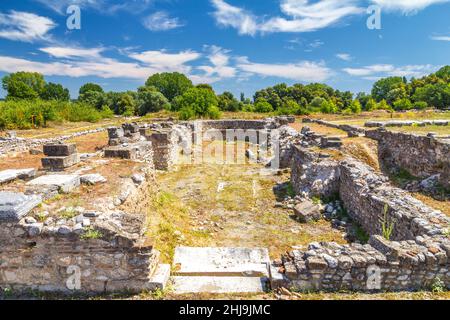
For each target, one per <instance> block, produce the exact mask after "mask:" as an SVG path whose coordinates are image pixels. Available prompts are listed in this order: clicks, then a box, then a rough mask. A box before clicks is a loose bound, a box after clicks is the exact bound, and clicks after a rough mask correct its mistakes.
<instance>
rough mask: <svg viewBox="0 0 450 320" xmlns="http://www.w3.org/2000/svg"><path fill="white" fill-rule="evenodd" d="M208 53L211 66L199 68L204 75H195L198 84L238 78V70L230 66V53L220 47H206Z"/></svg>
mask: <svg viewBox="0 0 450 320" xmlns="http://www.w3.org/2000/svg"><path fill="white" fill-rule="evenodd" d="M205 50H206V51H208V56H207V58H208V60H209V62H210V65H201V66H199V67H197V69H198V70H201V71H203V72H204V74H202V75H198V74H197V75H194V77H196V79H194V80H195V81H196V82H203V83H214V82H217V81H220V80H223V79H226V78H233V77H235V76H236V73H237V70H236V68H235V67H233V66H230V55H229V53H230V51H229V50H225V49H223V48H221V47H218V46H214V45H213V46H205Z"/></svg>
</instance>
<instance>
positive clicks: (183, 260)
mask: <svg viewBox="0 0 450 320" xmlns="http://www.w3.org/2000/svg"><path fill="white" fill-rule="evenodd" d="M269 264H270V259H269V253H268V250H267V249H263V248H255V249H250V248H207V247H206V248H189V247H177V248H176V249H175V256H174V266H175V268H176V273H177V275H180V276H213V277H214V276H221V277H224V276H236V277H239V276H247V277H268V276H269V270H268V267H269Z"/></svg>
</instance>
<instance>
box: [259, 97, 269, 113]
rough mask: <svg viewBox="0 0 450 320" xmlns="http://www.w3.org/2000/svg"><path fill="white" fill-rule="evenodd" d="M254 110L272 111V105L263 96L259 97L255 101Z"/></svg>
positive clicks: (260, 111) (261, 111)
mask: <svg viewBox="0 0 450 320" xmlns="http://www.w3.org/2000/svg"><path fill="white" fill-rule="evenodd" d="M255 112H259V113H269V112H273V107H272V105H271V104H270V103H269V102H267V100H266V99H264V98H259V99H258V100H257V101H256V103H255Z"/></svg>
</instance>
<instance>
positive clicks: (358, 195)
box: [271, 148, 450, 292]
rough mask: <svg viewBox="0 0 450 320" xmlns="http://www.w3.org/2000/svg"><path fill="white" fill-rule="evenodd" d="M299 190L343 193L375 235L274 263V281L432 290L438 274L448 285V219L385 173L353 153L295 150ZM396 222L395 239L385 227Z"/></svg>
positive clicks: (301, 286) (329, 287)
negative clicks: (334, 155)
mask: <svg viewBox="0 0 450 320" xmlns="http://www.w3.org/2000/svg"><path fill="white" fill-rule="evenodd" d="M294 150H295V151H294V164H293V167H292V184H293V186H294V188H295V190H296V191H297V192H304V193H305V194H307V195H321V196H329V195H330V194H331V193H334V192H339V195H340V198H341V200H342V202H343V205H344V207H345V209H346V210H347V212H348V214H349V215H350V217H352V218H353V219H354V220H356V221H357V222H359V223H360V224H361V226H362V227H363V228H364V229H365V231H366V232H367V233H368V234H369V235H370V240H369V242H368V244H366V245H362V244H358V243H354V244H349V245H338V244H336V243H312V244H310V245H309V246H308V247H307V248H306V249H305V250H293V251H292V252H290V253H289V254H287V255H285V256H283V258H282V261H281V263H274V265H272V268H271V269H272V286H273V287H277V286H288V287H292V288H294V289H298V290H325V291H339V290H354V291H369V292H370V291H377V290H378V291H380V290H381V291H383V290H388V291H399V290H419V289H427V288H430V286H431V285H432V284H433V283H434V282H435V281H436V279H439V280H440V281H442V282H443V283H444V285H445V286H446V287H447V288H450V268H449V267H450V250H449V249H450V240H449V238H448V226H449V224H450V219H449V218H448V217H447V216H445V215H444V214H442V213H441V212H440V211H436V210H433V209H431V208H429V207H427V206H426V205H425V204H423V203H422V202H420V201H418V200H416V199H414V198H412V197H411V196H409V195H407V194H406V193H405V192H404V191H402V190H400V189H398V188H395V187H393V186H391V185H390V184H389V183H388V181H387V178H386V177H384V176H382V175H380V174H378V173H376V172H375V171H374V170H373V169H372V168H370V167H368V166H367V165H365V164H363V163H361V162H359V161H357V160H354V159H351V158H348V159H345V160H342V161H337V160H330V159H329V158H327V157H321V156H320V154H317V153H314V152H312V151H310V150H306V149H303V148H295V149H294ZM383 225H384V226H385V227H387V226H392V229H393V232H392V235H391V238H390V240H387V239H386V234H385V233H383Z"/></svg>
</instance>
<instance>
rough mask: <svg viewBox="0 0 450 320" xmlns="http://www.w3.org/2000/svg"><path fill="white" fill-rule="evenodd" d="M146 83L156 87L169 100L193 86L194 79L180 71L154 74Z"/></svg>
mask: <svg viewBox="0 0 450 320" xmlns="http://www.w3.org/2000/svg"><path fill="white" fill-rule="evenodd" d="M145 85H146V86H149V87H150V86H153V87H155V88H156V89H158V91H159V92H161V93H162V94H163V95H164V96H165V97H166V98H167V99H169V101H173V100H174V99H175V98H176V97H178V96H181V95H183V94H184V93H185V92H186V91H187V90H189V89H190V88H192V87H193V84H192V81H191V80H189V79H188V78H187V77H186V76H185V75H184V74H181V73H178V72H173V73H167V72H165V73H157V74H154V75H152V76H151V77H149V78H148V79H147V81H146V82H145Z"/></svg>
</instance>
